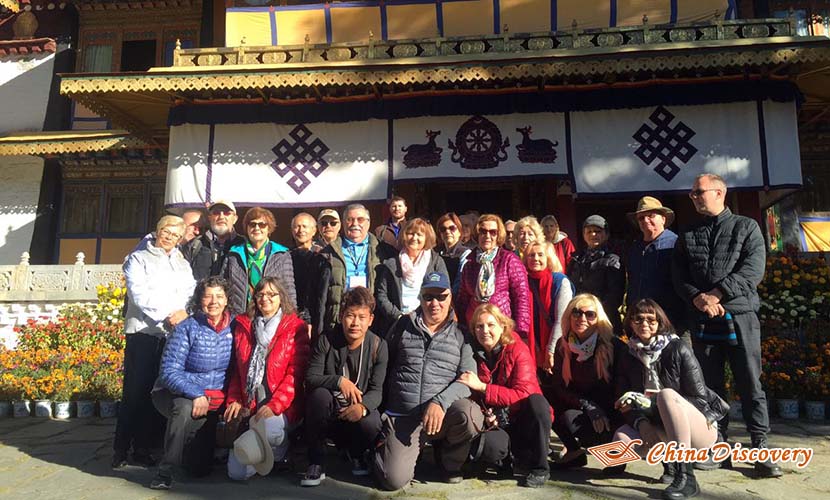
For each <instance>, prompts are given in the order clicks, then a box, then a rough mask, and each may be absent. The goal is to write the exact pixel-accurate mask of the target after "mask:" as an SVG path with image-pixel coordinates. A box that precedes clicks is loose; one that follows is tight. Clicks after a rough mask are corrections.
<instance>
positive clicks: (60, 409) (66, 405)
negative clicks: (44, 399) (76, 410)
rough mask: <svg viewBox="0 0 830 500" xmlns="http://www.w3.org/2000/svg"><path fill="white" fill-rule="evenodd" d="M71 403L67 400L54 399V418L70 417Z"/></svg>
mask: <svg viewBox="0 0 830 500" xmlns="http://www.w3.org/2000/svg"><path fill="white" fill-rule="evenodd" d="M71 413H72V403H70V402H69V401H55V418H59V419H61V420H67V419H68V418H69V417H71V416H72V415H71Z"/></svg>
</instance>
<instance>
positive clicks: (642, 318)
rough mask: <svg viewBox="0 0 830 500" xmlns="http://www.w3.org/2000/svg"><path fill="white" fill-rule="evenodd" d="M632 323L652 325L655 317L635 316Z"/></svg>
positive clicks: (654, 322) (654, 323) (655, 319)
mask: <svg viewBox="0 0 830 500" xmlns="http://www.w3.org/2000/svg"><path fill="white" fill-rule="evenodd" d="M634 324H635V325H648V326H654V325H656V324H657V318H655V317H653V316H637V317H636V318H634Z"/></svg>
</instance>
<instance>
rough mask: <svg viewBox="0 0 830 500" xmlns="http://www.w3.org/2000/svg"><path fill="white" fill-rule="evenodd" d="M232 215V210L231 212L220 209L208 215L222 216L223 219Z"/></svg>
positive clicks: (227, 209)
mask: <svg viewBox="0 0 830 500" xmlns="http://www.w3.org/2000/svg"><path fill="white" fill-rule="evenodd" d="M232 213H233V210H231V209H229V208H226V209H224V210H223V209H221V208H215V209H213V210H211V211H210V215H224V216H225V217H230V215H231V214H232Z"/></svg>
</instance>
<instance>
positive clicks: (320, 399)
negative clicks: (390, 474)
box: [304, 387, 381, 465]
mask: <svg viewBox="0 0 830 500" xmlns="http://www.w3.org/2000/svg"><path fill="white" fill-rule="evenodd" d="M338 410H339V406H338V404H337V401H336V400H335V399H334V394H332V392H331V391H330V390H328V389H326V388H324V387H318V388H316V389H314V390H313V391H311V392H310V393H308V394H306V411H305V423H304V427H305V435H306V443H307V444H308V463H309V464H316V465H324V464H325V460H326V443H325V439H326V437H329V436H331V437H332V438H333V439H334V442H335V444H337V446H339V447H344V448H346V450H347V451H348V452H349V455H350V456H351V457H353V458H358V457H362V456H363V452H364V451H366V450H367V449H368V448H369V446H370V445H371V444H372V443H374V442H375V439H376V438H377V436H378V434H379V433H380V426H381V424H380V413H379V412H378V411H377V410H374V411H371V412H369V414H368V415H366V416H365V417H363V418H361V419H360V420H358V421H357V422H346V421H344V420H340V419H339V418H337V414H338Z"/></svg>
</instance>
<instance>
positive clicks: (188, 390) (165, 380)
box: [150, 276, 233, 490]
mask: <svg viewBox="0 0 830 500" xmlns="http://www.w3.org/2000/svg"><path fill="white" fill-rule="evenodd" d="M227 290H228V284H227V282H226V281H225V280H224V279H222V278H219V277H216V276H214V277H210V278H206V279H204V280H202V281H201V282H199V284H198V285H197V286H196V292H195V293H194V295H193V300H192V301H191V305H192V310H194V311H195V312H194V313H193V314H192V315H191V316H190V317H189V318H187V319H186V320H184V321H182V322H181V323H180V324H179V325H178V326H177V327H176V329H175V331H173V334H172V335H171V337H170V339H169V340H168V341H167V345H166V346H165V348H164V354H162V357H161V368H160V370H159V378H158V380H157V381H156V387H155V388H154V389H153V404H154V405H155V407H156V409H157V410H158V411H159V413H161V414H162V415H164V416H165V417H167V430H166V432H165V434H164V458H163V459H162V460H161V463H160V464H159V470H158V474H157V475H156V477H155V478H154V479H153V482H152V483H150V488H152V489H160V490H166V489H170V486H171V485H172V482H173V468H174V467H175V466H178V465H181V463H182V455H183V453H184V448H185V442H186V441H187V440H188V438H189V437H190V436H193V435H195V437H194V438H193V440H192V441H191V444H190V446H191V450H198V451H194V452H193V453H189V456H192V457H194V459H195V461H191V463H189V465H190V468H191V471H192V472H194V473H195V474H197V475H198V474H200V473H204V472H206V471H209V470H210V469H209V467H210V462H209V461H210V459H211V457H212V456H213V445H214V439H215V436H216V423H217V421H218V414H217V412H216V410H218V409H219V407H220V406H221V405H222V403H224V400H225V393H224V387H225V372H226V371H227V369H228V364H229V363H230V360H231V349H232V346H233V334H232V333H231V315H230V312H229V311H228V310H227V305H228V294H227ZM206 424H207V425H206ZM205 460H207V462H204V461H205ZM197 462H198V463H197Z"/></svg>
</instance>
